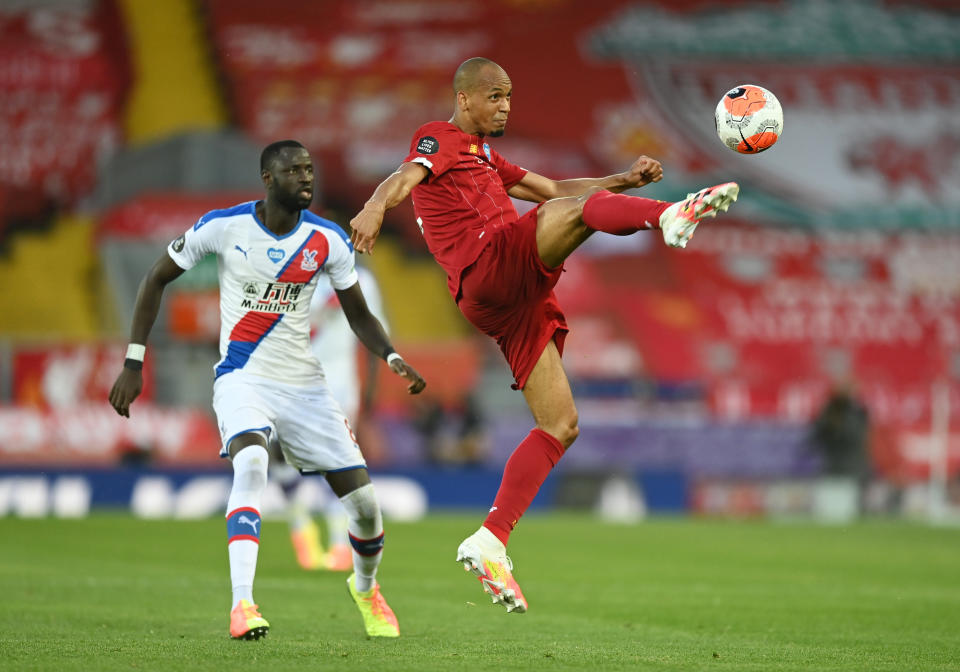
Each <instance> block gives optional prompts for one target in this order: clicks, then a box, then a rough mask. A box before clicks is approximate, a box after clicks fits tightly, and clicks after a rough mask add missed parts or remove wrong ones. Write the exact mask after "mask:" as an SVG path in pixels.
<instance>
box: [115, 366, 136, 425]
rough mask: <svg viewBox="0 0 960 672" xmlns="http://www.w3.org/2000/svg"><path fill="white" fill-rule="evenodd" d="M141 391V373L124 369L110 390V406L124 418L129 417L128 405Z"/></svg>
mask: <svg viewBox="0 0 960 672" xmlns="http://www.w3.org/2000/svg"><path fill="white" fill-rule="evenodd" d="M142 390H143V373H142V372H140V371H133V370H132V369H127V368H124V369H123V370H122V371H121V372H120V375H119V376H117V381H116V382H115V383H114V384H113V388H112V389H111V390H110V397H109V398H110V405H111V406H113V408H114V410H115V411H116V412H117V413H119V414H120V415H122V416H123V417H125V418H129V417H130V404H132V403H133V400H134V399H136V398H137V397H139V396H140V392H141V391H142Z"/></svg>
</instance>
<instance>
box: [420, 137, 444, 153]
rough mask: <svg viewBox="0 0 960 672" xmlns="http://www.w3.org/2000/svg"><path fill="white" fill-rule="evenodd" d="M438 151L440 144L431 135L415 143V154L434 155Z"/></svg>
mask: <svg viewBox="0 0 960 672" xmlns="http://www.w3.org/2000/svg"><path fill="white" fill-rule="evenodd" d="M439 149H440V143H439V142H437V139H436V138H434V137H433V136H431V135H425V136H423V137H422V138H420V142H419V143H417V154H436V153H437V150H439Z"/></svg>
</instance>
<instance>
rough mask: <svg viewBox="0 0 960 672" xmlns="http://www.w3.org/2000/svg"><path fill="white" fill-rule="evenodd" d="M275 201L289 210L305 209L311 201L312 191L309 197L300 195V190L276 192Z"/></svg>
mask: <svg viewBox="0 0 960 672" xmlns="http://www.w3.org/2000/svg"><path fill="white" fill-rule="evenodd" d="M277 202H278V203H280V205H282V206H283V207H284V208H285V209H286V210H289V211H291V212H293V211H294V210H306V209H307V208H309V207H310V204H311V203H313V193H312V192H311V194H310V197H309V198H304V197H302V196H300V190H297V191H296V192H295V193H292V194H282V195H281V194H278V195H277Z"/></svg>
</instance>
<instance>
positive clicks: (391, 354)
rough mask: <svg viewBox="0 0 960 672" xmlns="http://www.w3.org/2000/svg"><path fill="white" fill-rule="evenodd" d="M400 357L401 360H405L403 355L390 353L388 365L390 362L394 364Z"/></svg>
mask: <svg viewBox="0 0 960 672" xmlns="http://www.w3.org/2000/svg"><path fill="white" fill-rule="evenodd" d="M398 359H399V360H401V361H403V357H401V356H400V355H398V354H397V353H395V352H391V353H390V354H389V355H387V364H388V365H389V364H393V363H394V362H395V361H397V360H398Z"/></svg>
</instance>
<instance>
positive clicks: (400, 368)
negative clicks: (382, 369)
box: [390, 358, 427, 394]
mask: <svg viewBox="0 0 960 672" xmlns="http://www.w3.org/2000/svg"><path fill="white" fill-rule="evenodd" d="M390 370H391V371H393V372H394V373H395V374H397V375H398V376H403V377H404V378H406V379H407V380H409V381H410V384H409V385H407V392H409V393H410V394H420V393H421V392H422V391H423V388H425V387H426V386H427V381H425V380H424V379H423V376H421V375H420V374H419V373H417V370H416V369H415V368H413V367H412V366H410V365H409V364H407V363H406V362H405V361H403V359H402V358H398V359H394V360H393V362H391V363H390Z"/></svg>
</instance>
